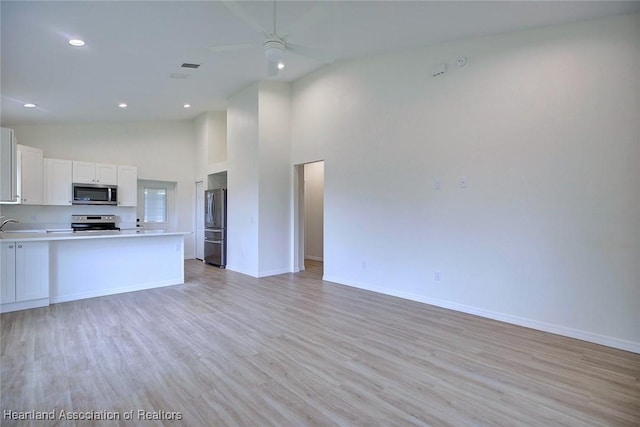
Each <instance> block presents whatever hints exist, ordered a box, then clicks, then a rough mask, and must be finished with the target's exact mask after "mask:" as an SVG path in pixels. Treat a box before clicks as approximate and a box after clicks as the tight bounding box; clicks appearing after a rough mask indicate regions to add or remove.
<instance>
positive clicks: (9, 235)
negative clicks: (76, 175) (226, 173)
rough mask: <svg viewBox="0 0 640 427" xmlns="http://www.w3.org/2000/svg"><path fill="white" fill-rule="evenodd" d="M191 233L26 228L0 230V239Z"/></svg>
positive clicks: (178, 234)
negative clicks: (76, 231)
mask: <svg viewBox="0 0 640 427" xmlns="http://www.w3.org/2000/svg"><path fill="white" fill-rule="evenodd" d="M188 234H191V232H190V231H163V230H140V229H130V230H107V231H96V232H80V233H74V232H71V231H66V230H64V231H47V230H28V231H3V232H0V241H2V240H4V241H11V242H32V241H42V240H84V239H113V238H131V237H153V236H185V235H188Z"/></svg>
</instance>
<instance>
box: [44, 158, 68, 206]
mask: <svg viewBox="0 0 640 427" xmlns="http://www.w3.org/2000/svg"><path fill="white" fill-rule="evenodd" d="M72 170H73V167H72V162H71V160H61V159H44V182H45V185H44V187H45V188H44V203H45V204H46V205H57V206H65V205H71V197H72V194H71V192H72V189H71V177H72V175H73V172H72Z"/></svg>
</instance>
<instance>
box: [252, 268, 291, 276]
mask: <svg viewBox="0 0 640 427" xmlns="http://www.w3.org/2000/svg"><path fill="white" fill-rule="evenodd" d="M284 273H291V269H290V268H289V267H285V268H278V269H274V270H265V271H259V272H258V276H257V277H268V276H276V275H278V274H284Z"/></svg>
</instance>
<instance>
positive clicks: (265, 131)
mask: <svg viewBox="0 0 640 427" xmlns="http://www.w3.org/2000/svg"><path fill="white" fill-rule="evenodd" d="M289 91H290V86H289V84H287V83H278V82H260V93H259V126H260V144H259V145H260V146H259V151H260V155H259V157H260V166H259V169H260V178H259V183H260V190H259V191H260V196H259V197H260V208H259V209H260V233H259V239H258V241H259V245H260V249H259V251H260V253H259V257H260V262H259V276H271V275H273V274H280V273H286V272H290V271H291V269H292V266H291V255H290V254H291V239H290V224H291V202H290V200H291V182H292V181H291V180H292V174H293V167H292V166H291V138H290V130H289V127H290V123H291V119H290V111H289V109H290V93H289Z"/></svg>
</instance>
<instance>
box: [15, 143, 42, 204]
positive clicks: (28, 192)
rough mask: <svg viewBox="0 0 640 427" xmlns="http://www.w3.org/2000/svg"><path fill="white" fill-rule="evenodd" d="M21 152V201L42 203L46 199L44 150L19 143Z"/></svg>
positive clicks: (23, 202)
mask: <svg viewBox="0 0 640 427" xmlns="http://www.w3.org/2000/svg"><path fill="white" fill-rule="evenodd" d="M18 151H19V152H20V179H21V181H22V185H21V191H22V193H21V194H20V196H21V203H22V204H23V205H41V204H42V203H43V201H44V197H43V196H44V188H43V187H44V179H43V156H42V150H40V149H38V148H33V147H27V146H24V145H18Z"/></svg>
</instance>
